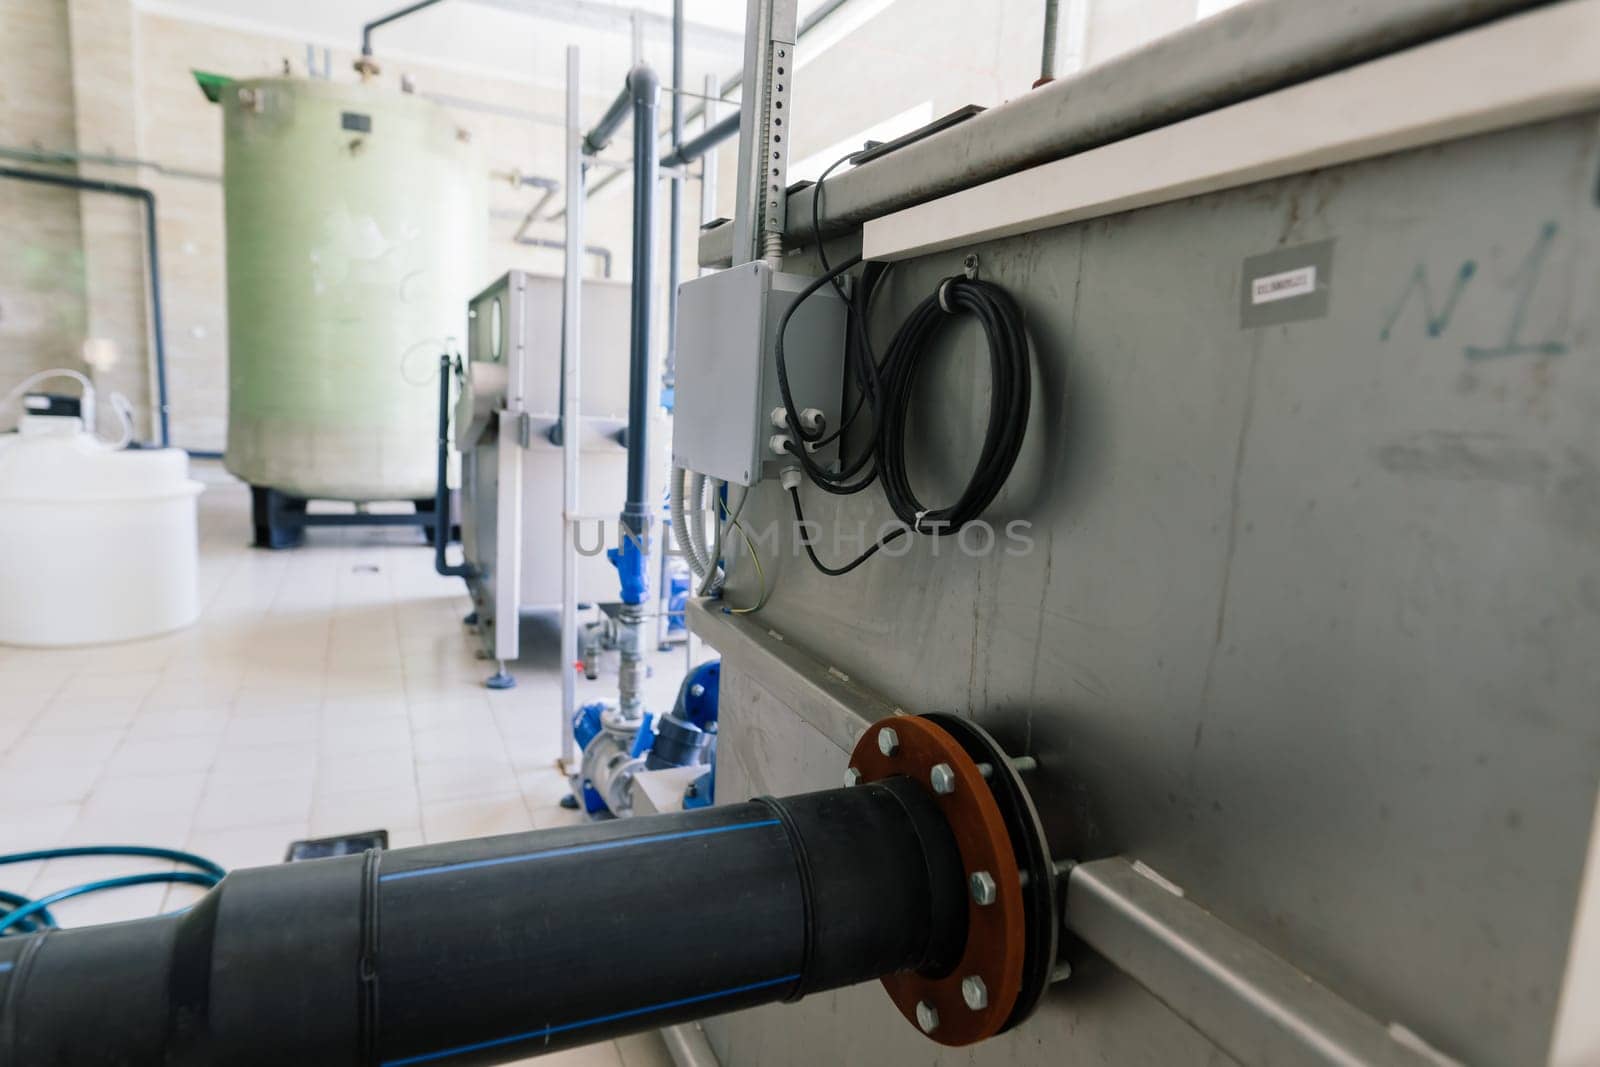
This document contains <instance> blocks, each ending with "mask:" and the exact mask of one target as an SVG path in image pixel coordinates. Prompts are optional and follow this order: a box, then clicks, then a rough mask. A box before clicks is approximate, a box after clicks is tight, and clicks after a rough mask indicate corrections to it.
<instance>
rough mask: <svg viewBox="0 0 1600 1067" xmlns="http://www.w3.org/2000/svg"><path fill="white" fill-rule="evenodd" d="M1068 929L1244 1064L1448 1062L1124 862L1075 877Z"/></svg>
mask: <svg viewBox="0 0 1600 1067" xmlns="http://www.w3.org/2000/svg"><path fill="white" fill-rule="evenodd" d="M1066 920H1067V924H1068V926H1069V927H1070V928H1071V929H1072V932H1073V933H1075V934H1077V935H1078V936H1079V937H1081V938H1082V939H1083V940H1084V941H1085V942H1086V943H1087V944H1088V945H1089V946H1090V947H1091V948H1093V949H1094V950H1095V951H1096V952H1098V953H1100V955H1102V956H1104V957H1105V958H1106V959H1107V960H1109V961H1110V962H1111V963H1112V964H1113V965H1114V966H1116V968H1117V969H1118V970H1120V971H1122V972H1123V973H1124V974H1126V975H1128V976H1129V977H1130V978H1132V979H1133V980H1134V981H1136V982H1138V983H1139V984H1140V985H1142V986H1144V987H1145V988H1146V989H1147V990H1149V991H1150V992H1151V993H1152V994H1154V995H1155V997H1156V999H1158V1000H1160V1001H1161V1002H1162V1003H1163V1004H1165V1005H1166V1006H1167V1007H1169V1008H1171V1009H1172V1010H1173V1012H1175V1013H1176V1014H1177V1015H1178V1016H1180V1017H1181V1018H1183V1019H1184V1020H1185V1021H1187V1022H1188V1023H1189V1024H1190V1025H1191V1026H1193V1027H1194V1028H1195V1029H1196V1030H1199V1031H1200V1032H1201V1033H1202V1034H1205V1035H1206V1036H1207V1037H1208V1038H1210V1039H1211V1040H1212V1041H1214V1042H1216V1043H1217V1045H1218V1046H1219V1047H1221V1048H1223V1049H1226V1050H1227V1051H1228V1052H1229V1053H1230V1054H1231V1055H1233V1056H1234V1057H1235V1058H1237V1059H1238V1060H1239V1062H1240V1063H1244V1064H1262V1065H1267V1064H1280V1063H1301V1064H1324V1065H1327V1067H1348V1065H1351V1064H1373V1065H1382V1064H1391V1065H1395V1067H1401V1065H1410V1067H1424V1065H1428V1067H1437V1065H1438V1064H1439V1062H1440V1060H1439V1059H1437V1058H1436V1057H1434V1056H1430V1055H1428V1054H1426V1053H1424V1052H1422V1051H1421V1050H1419V1049H1416V1048H1412V1047H1410V1046H1408V1045H1405V1044H1402V1043H1400V1042H1399V1041H1397V1040H1396V1039H1395V1036H1394V1034H1393V1033H1391V1031H1390V1030H1389V1029H1388V1028H1387V1027H1385V1026H1384V1025H1383V1024H1382V1023H1381V1022H1379V1021H1378V1020H1377V1019H1374V1018H1373V1017H1372V1016H1370V1015H1368V1014H1366V1013H1365V1012H1363V1011H1361V1010H1360V1009H1358V1008H1356V1007H1355V1006H1354V1005H1352V1004H1351V1003H1350V1002H1349V1001H1346V1000H1344V999H1342V998H1340V997H1339V996H1337V995H1336V994H1334V993H1333V992H1331V991H1330V990H1329V989H1328V988H1327V987H1326V986H1322V985H1318V984H1317V983H1316V982H1315V981H1313V980H1312V979H1311V978H1309V977H1307V976H1306V975H1304V974H1302V973H1301V972H1300V971H1297V970H1295V969H1294V968H1293V967H1291V966H1290V965H1289V964H1288V963H1287V962H1285V961H1284V960H1283V959H1281V958H1279V957H1278V956H1275V955H1273V954H1272V953H1271V952H1268V951H1267V950H1266V949H1265V948H1263V947H1262V946H1261V945H1259V944H1257V943H1256V942H1254V941H1252V940H1250V939H1249V938H1247V937H1245V936H1244V935H1243V934H1241V933H1239V932H1238V931H1237V930H1234V929H1233V928H1231V927H1229V926H1228V925H1226V924H1225V923H1223V922H1222V920H1220V919H1218V918H1217V917H1216V916H1214V915H1212V914H1211V913H1210V912H1208V911H1206V910H1205V909H1204V908H1202V907H1200V906H1199V905H1197V904H1194V903H1192V902H1191V901H1189V900H1187V899H1185V898H1184V897H1183V896H1182V895H1181V894H1180V893H1179V892H1177V891H1175V889H1174V888H1173V887H1170V886H1166V885H1163V884H1162V883H1160V882H1159V881H1157V880H1156V879H1155V878H1152V877H1150V876H1149V875H1147V874H1144V873H1142V872H1141V871H1140V870H1139V868H1138V867H1137V866H1135V865H1134V864H1133V863H1130V862H1129V861H1128V860H1127V859H1125V858H1122V857H1120V856H1119V857H1113V858H1111V859H1104V860H1095V861H1094V862H1092V863H1081V864H1078V865H1077V866H1076V867H1074V868H1072V871H1071V873H1070V874H1069V875H1068V877H1067V904H1066Z"/></svg>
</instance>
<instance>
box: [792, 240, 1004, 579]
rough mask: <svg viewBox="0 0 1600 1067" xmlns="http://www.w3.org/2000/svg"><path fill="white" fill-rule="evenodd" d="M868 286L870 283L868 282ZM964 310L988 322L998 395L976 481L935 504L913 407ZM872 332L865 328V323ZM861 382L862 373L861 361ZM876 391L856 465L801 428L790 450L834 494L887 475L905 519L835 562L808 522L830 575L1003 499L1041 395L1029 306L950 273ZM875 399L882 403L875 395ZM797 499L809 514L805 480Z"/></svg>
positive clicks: (900, 334) (944, 530)
mask: <svg viewBox="0 0 1600 1067" xmlns="http://www.w3.org/2000/svg"><path fill="white" fill-rule="evenodd" d="M858 261H859V257H855V258H854V259H851V260H847V261H845V262H844V263H841V264H839V265H838V266H837V267H835V268H834V270H833V271H830V272H829V273H828V274H824V275H823V276H822V277H820V278H818V279H817V281H816V282H815V283H813V284H812V285H811V286H808V287H807V289H806V290H805V292H804V293H803V294H802V295H801V297H800V299H798V300H796V301H795V303H794V304H793V305H791V306H790V309H789V310H790V311H791V312H792V311H793V309H794V307H796V306H798V304H799V302H800V300H803V299H804V298H805V296H806V295H809V294H810V293H812V292H815V291H816V290H817V289H820V288H821V287H822V286H823V285H825V284H829V283H831V281H832V278H831V277H830V275H832V274H834V273H835V272H839V273H842V272H843V271H845V270H848V269H850V267H852V266H854V265H855V263H856V262H858ZM863 288H865V289H868V290H869V287H863ZM869 298H870V291H867V292H862V291H860V290H858V294H857V299H869ZM958 315H971V316H972V317H974V318H976V319H977V320H978V324H979V325H980V326H981V327H982V329H983V332H984V337H985V340H986V341H987V343H988V349H989V369H990V375H991V379H992V382H993V385H992V388H991V393H990V400H989V418H988V425H987V427H986V429H985V431H984V438H983V447H982V449H981V451H980V452H979V455H978V461H977V464H976V465H975V467H974V469H973V472H972V475H971V476H970V477H969V478H968V479H967V483H966V485H965V486H964V487H963V488H962V490H961V492H960V494H959V495H958V496H957V497H956V499H955V500H954V501H953V502H952V503H950V504H948V505H944V506H941V507H931V508H930V507H927V506H925V505H924V504H923V502H922V501H921V500H920V499H918V497H917V494H916V491H915V490H914V489H913V488H912V486H911V479H910V477H909V474H908V472H907V465H906V458H907V451H906V435H907V426H908V420H909V412H910V405H911V393H912V390H913V387H914V385H915V383H916V378H917V372H918V370H919V368H920V367H921V365H922V361H923V357H924V356H925V355H926V354H927V352H928V350H929V348H930V347H931V346H932V343H933V341H934V340H935V339H936V338H937V337H938V335H939V332H940V331H941V330H942V329H943V328H944V326H945V325H947V324H948V323H949V321H950V320H951V319H953V318H954V317H956V316H958ZM787 322H788V314H787V313H786V314H785V317H784V320H783V323H782V324H780V327H779V331H778V340H779V343H778V346H777V365H778V377H779V383H780V387H781V391H782V393H783V400H784V408H785V411H786V415H787V418H788V421H789V424H790V426H791V428H792V429H796V430H797V429H798V427H799V417H798V414H797V412H796V410H795V406H794V400H793V397H792V396H791V395H790V393H789V390H788V384H787V375H786V374H785V371H784V357H783V348H782V338H783V326H784V325H787ZM863 332H864V331H863ZM857 377H858V385H859V381H860V378H861V375H860V374H859V368H858V375H857ZM870 380H871V382H872V386H873V391H874V392H875V393H876V395H875V396H874V397H872V398H871V399H870V400H869V401H868V402H869V404H871V406H872V407H873V409H874V414H875V416H876V424H875V426H874V429H873V440H872V447H871V448H870V449H867V450H864V451H863V452H862V454H861V455H860V456H859V457H857V459H856V460H855V462H854V463H852V464H847V465H846V466H845V469H844V470H842V471H841V472H840V473H839V474H834V473H832V472H829V471H827V470H826V469H825V468H823V467H822V466H821V465H820V464H819V463H817V462H816V461H815V460H814V459H813V458H812V457H811V456H810V454H809V453H810V448H808V447H807V446H806V445H805V444H800V445H798V446H796V444H795V442H796V441H797V440H801V438H800V437H799V435H798V434H796V436H795V437H793V438H791V440H790V445H789V452H790V454H791V455H793V456H794V457H795V458H796V459H797V460H798V461H799V462H800V466H801V469H802V470H804V471H805V472H806V475H807V476H808V477H809V478H810V480H811V481H812V482H813V484H816V485H818V486H819V487H820V488H823V489H825V490H827V491H829V492H832V493H850V492H859V491H860V490H861V489H864V488H866V486H867V485H869V484H871V482H872V481H873V480H874V479H875V478H877V477H879V476H881V477H882V479H883V489H884V496H885V497H886V498H887V499H888V502H889V507H890V510H892V511H893V512H894V515H895V518H897V519H898V520H899V521H900V523H901V524H902V525H901V527H900V528H899V529H896V530H894V531H891V532H890V533H888V534H886V535H885V536H883V537H881V538H880V539H879V540H878V541H876V542H875V543H874V544H872V545H871V546H869V547H868V548H867V550H866V551H865V552H863V553H862V554H861V555H860V556H858V557H856V558H855V559H854V560H852V561H850V562H849V563H847V564H845V565H843V566H841V567H829V566H827V565H826V564H824V563H823V562H822V561H821V560H820V559H818V557H817V554H816V551H815V549H814V548H813V546H812V545H811V543H810V541H809V539H808V538H806V537H805V535H804V529H803V526H802V532H801V541H802V544H803V546H804V548H805V550H806V555H807V556H808V557H809V558H810V560H811V562H812V564H813V565H814V566H815V567H816V568H817V569H818V570H819V571H821V572H822V573H824V574H828V575H835V576H837V575H841V574H848V573H849V572H850V571H852V570H854V569H855V568H856V567H858V566H860V565H861V564H862V563H864V562H866V561H867V560H868V559H870V558H871V557H872V556H873V555H875V554H876V553H877V552H878V551H879V550H881V549H882V548H883V546H885V545H887V544H889V543H890V542H892V541H894V540H895V539H896V538H898V537H900V536H902V535H903V534H904V533H905V532H906V531H907V530H910V531H915V532H917V533H922V534H931V535H934V536H948V535H950V534H953V533H957V532H958V531H960V530H961V528H962V527H964V526H965V525H966V524H967V523H969V522H972V521H974V520H975V519H977V518H979V517H980V516H981V515H982V514H983V512H984V511H985V509H987V508H988V507H989V505H990V504H991V503H993V502H994V498H995V497H996V495H998V494H999V492H1000V490H1001V488H1002V487H1003V486H1004V485H1005V482H1006V479H1007V478H1008V477H1009V476H1010V474H1011V470H1012V468H1013V467H1014V466H1015V464H1016V460H1017V456H1018V454H1019V453H1020V452H1021V449H1022V440H1023V436H1024V434H1025V432H1026V429H1027V424H1028V410H1029V407H1030V404H1031V402H1032V373H1031V368H1030V366H1029V362H1028V337H1027V332H1026V330H1025V329H1024V327H1023V320H1022V312H1021V309H1019V308H1018V307H1017V305H1016V301H1014V300H1013V299H1012V298H1011V294H1010V293H1008V292H1006V290H1004V289H1003V288H1001V287H1000V286H998V285H995V284H994V283H992V282H985V281H979V280H977V279H974V278H963V277H954V278H946V279H944V280H943V281H941V282H940V283H939V286H938V288H937V289H936V290H935V291H934V292H933V293H931V294H929V295H928V296H927V297H926V298H924V299H923V300H922V302H921V303H919V304H918V305H917V306H916V308H914V309H913V310H912V312H911V314H910V315H909V316H908V317H907V318H906V320H905V322H903V323H902V324H901V326H900V328H899V329H898V330H897V331H896V332H895V335H894V338H893V339H892V340H891V341H890V343H889V348H888V351H887V352H886V353H885V355H884V357H883V361H882V363H881V364H878V365H875V366H874V367H873V370H872V374H871V376H870ZM874 401H875V402H874ZM869 456H870V457H872V458H873V459H874V460H875V463H874V467H873V471H872V472H871V474H869V475H867V476H866V477H865V478H863V479H861V480H859V481H857V482H855V483H849V482H845V481H842V479H847V478H849V477H852V476H854V475H855V474H856V473H857V472H858V471H859V470H860V468H861V466H863V465H864V464H865V462H866V460H867V458H868V457H869ZM789 493H790V496H791V497H792V498H793V502H794V512H795V519H796V521H797V522H799V523H802V524H803V523H804V522H805V514H804V511H803V509H802V507H801V503H800V491H799V489H798V487H795V488H791V489H790V490H789Z"/></svg>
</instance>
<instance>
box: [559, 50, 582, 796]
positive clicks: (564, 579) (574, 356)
mask: <svg viewBox="0 0 1600 1067" xmlns="http://www.w3.org/2000/svg"><path fill="white" fill-rule="evenodd" d="M581 102H582V91H581V85H580V78H579V66H578V48H577V46H576V45H568V46H567V181H566V186H567V214H566V224H567V230H566V238H567V248H566V267H565V273H564V274H563V276H562V285H561V511H562V524H561V529H562V534H561V762H562V765H563V769H565V770H568V771H571V770H573V769H575V763H576V759H577V742H576V740H575V739H574V738H573V736H572V716H573V715H574V714H576V713H577V710H578V675H577V667H576V666H574V664H576V663H577V661H578V546H577V541H576V533H577V527H576V523H577V521H578V445H579V441H580V440H581V438H582V436H583V435H582V430H581V425H582V422H581V419H582V416H581V415H580V414H579V412H580V410H581V409H580V407H579V405H578V389H579V386H580V384H581V381H580V379H581V375H580V374H579V370H580V360H579V354H580V352H581V351H582V349H581V347H580V342H581V340H582V338H581V335H580V331H579V328H578V327H579V312H580V308H581V296H582V291H581V286H582V282H583V207H584V203H583V201H584V189H583V118H582V115H581V109H580V106H579V105H580V104H581Z"/></svg>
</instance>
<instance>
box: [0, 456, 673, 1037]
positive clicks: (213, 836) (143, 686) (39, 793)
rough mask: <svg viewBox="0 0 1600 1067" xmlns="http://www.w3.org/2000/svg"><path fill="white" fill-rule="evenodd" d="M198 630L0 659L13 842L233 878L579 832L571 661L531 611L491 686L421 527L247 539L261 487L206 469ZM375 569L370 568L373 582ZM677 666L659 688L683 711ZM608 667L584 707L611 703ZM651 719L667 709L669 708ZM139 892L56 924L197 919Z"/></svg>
mask: <svg viewBox="0 0 1600 1067" xmlns="http://www.w3.org/2000/svg"><path fill="white" fill-rule="evenodd" d="M196 469H197V471H198V472H199V473H200V475H201V476H202V477H203V478H205V480H206V481H207V482H208V489H207V491H206V493H205V494H204V495H203V496H202V498H201V587H202V603H203V604H204V610H203V614H202V617H201V620H200V622H199V623H197V624H196V625H195V626H194V627H192V628H190V629H189V630H187V631H184V632H183V633H180V634H174V635H169V636H167V637H163V638H160V639H157V640H154V641H146V642H133V643H129V644H125V645H116V646H110V647H105V648H90V649H69V650H59V651H58V650H49V651H39V650H22V649H10V648H3V647H0V852H9V851H20V850H24V849H33V848H45V847H53V846H57V845H61V844H147V845H157V846H164V847H169V848H184V849H188V850H190V851H193V852H197V853H199V854H201V855H203V856H207V857H209V858H211V859H212V860H214V861H216V862H217V863H220V864H221V865H223V866H224V867H226V868H229V869H232V868H238V867H251V866H261V865H267V864H276V863H281V862H282V861H283V858H284V854H285V850H286V849H287V848H288V846H289V844H290V842H292V841H295V840H298V839H303V838H308V837H320V836H330V835H335V834H342V833H353V832H359V831H364V830H373V829H379V828H383V829H387V830H388V831H389V835H390V847H392V848H409V847H413V846H416V845H420V844H422V843H424V841H428V842H438V841H448V840H456V839H459V838H464V837H474V836H481V835H491V834H504V833H516V832H522V831H526V830H529V829H532V828H534V827H545V826H557V825H569V824H571V823H574V822H580V821H582V820H583V818H584V816H583V815H582V814H581V813H578V812H573V811H568V810H566V809H563V808H562V807H560V799H561V797H562V796H563V795H564V794H565V793H566V791H567V788H568V787H567V783H566V780H565V779H564V778H563V777H562V776H561V775H560V774H559V773H558V772H557V770H556V767H555V760H556V757H557V755H558V754H559V750H560V737H561V730H560V721H559V715H560V713H559V699H560V691H561V687H560V679H561V671H560V666H561V665H560V663H559V662H558V660H557V657H556V656H555V649H556V647H557V646H556V643H555V642H554V639H553V637H552V634H553V633H554V630H553V629H552V627H551V625H550V623H549V622H548V620H545V621H542V622H541V621H535V622H534V623H533V624H532V625H533V627H534V632H533V634H532V636H531V638H530V640H529V641H528V642H527V645H528V647H529V648H530V649H531V651H530V654H529V656H528V658H527V659H526V660H525V661H524V662H521V663H518V664H516V665H514V666H513V670H514V672H515V674H516V676H517V679H518V683H519V684H518V687H517V688H516V689H514V690H510V691H508V692H503V693H491V692H489V691H488V690H486V689H484V688H483V680H484V678H485V677H487V676H488V675H489V674H490V673H491V671H492V665H490V664H486V663H484V662H482V661H480V660H478V659H476V658H475V656H474V654H473V651H474V650H473V645H472V643H471V640H470V635H469V633H468V631H467V630H466V629H465V627H463V626H462V625H461V617H462V616H463V615H464V614H465V613H466V612H467V610H468V607H469V605H468V602H467V598H466V596H465V593H464V589H463V587H462V584H461V583H460V582H459V581H458V580H455V579H443V578H440V577H438V576H437V575H436V574H434V573H433V571H432V555H431V553H429V552H428V551H426V550H425V549H424V548H423V547H422V546H421V545H420V543H419V542H418V540H417V538H416V534H415V533H414V532H413V531H405V530H386V531H376V532H374V531H360V530H315V531H312V532H311V534H310V536H309V540H308V544H307V545H306V547H304V548H301V549H296V550H293V551H288V552H265V551H257V550H254V549H250V548H248V547H245V545H246V542H247V538H248V494H247V493H246V491H245V490H244V488H243V487H242V486H239V485H238V484H237V483H233V482H231V481H229V480H227V479H226V478H224V477H221V476H219V475H218V474H217V473H216V472H215V470H214V469H211V468H208V467H206V466H203V465H201V466H197V468H196ZM371 567H376V568H377V569H376V571H373V570H370V569H368V568H371ZM682 662H683V659H682V653H681V652H675V653H670V654H666V655H663V656H661V657H660V664H661V667H660V670H659V671H658V672H657V677H654V678H652V679H651V681H650V689H649V692H650V693H651V694H652V696H653V697H654V698H655V699H656V700H657V701H658V702H659V701H663V700H665V701H670V699H671V694H672V692H673V690H674V688H675V681H674V678H675V677H676V675H677V674H678V673H679V672H680V671H681V665H682ZM615 669H616V666H615V657H611V658H610V661H609V662H608V664H607V667H606V670H607V674H606V675H605V676H603V677H602V679H601V681H599V682H595V683H584V684H583V687H582V690H581V693H582V695H583V698H584V699H585V700H596V699H609V698H613V697H614V693H615V685H616V677H615ZM661 710H666V708H665V706H662V707H661ZM152 866H162V864H160V863H154V864H153V863H151V862H147V861H140V860H120V859H89V860H73V861H64V860H63V861H52V862H50V863H40V862H35V863H26V864H17V865H13V866H0V887H4V888H12V889H20V890H21V891H23V892H27V891H29V890H30V889H33V888H35V887H38V888H39V890H40V891H44V890H46V889H49V888H55V887H59V886H65V885H68V884H71V883H74V882H76V881H80V880H82V879H84V878H87V877H100V876H109V875H112V874H126V873H133V872H135V871H139V870H144V869H149V868H150V867H152ZM200 892H201V891H200V890H198V889H197V888H194V887H189V886H159V885H158V886H143V887H138V888H135V889H128V890H121V891H117V892H112V893H108V894H100V895H97V896H93V897H88V898H84V899H82V900H74V901H68V902H65V903H63V904H62V905H60V906H59V907H58V908H56V909H55V913H56V916H57V918H58V919H60V921H61V922H62V923H63V924H64V925H69V926H71V925H79V924H84V923H90V922H106V921H113V920H118V919H127V918H136V917H139V916H142V915H149V914H154V913H156V912H158V911H162V910H172V909H175V908H181V907H187V906H189V905H191V904H193V903H194V902H195V900H197V899H198V897H199V894H200ZM537 1062H538V1063H539V1064H541V1065H542V1067H664V1065H665V1064H666V1063H667V1062H669V1061H668V1060H666V1059H665V1050H664V1048H663V1047H662V1046H661V1044H660V1041H659V1038H657V1037H656V1036H655V1035H654V1034H647V1035H641V1036H638V1037H633V1038H628V1039H625V1040H623V1041H621V1042H601V1043H600V1044H598V1045H595V1046H590V1047H587V1048H581V1049H575V1050H571V1051H567V1052H560V1053H555V1054H553V1055H551V1056H546V1057H540V1058H539V1059H538V1060H537Z"/></svg>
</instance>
